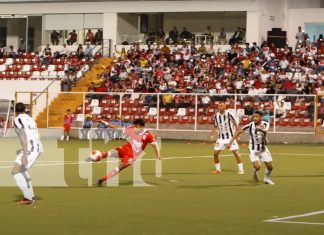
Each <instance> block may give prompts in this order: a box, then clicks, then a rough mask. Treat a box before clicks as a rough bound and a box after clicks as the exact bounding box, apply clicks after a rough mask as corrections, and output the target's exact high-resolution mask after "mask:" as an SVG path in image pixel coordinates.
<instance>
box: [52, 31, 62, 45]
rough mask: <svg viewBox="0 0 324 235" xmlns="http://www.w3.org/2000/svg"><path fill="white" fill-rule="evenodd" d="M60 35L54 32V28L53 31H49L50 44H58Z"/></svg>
mask: <svg viewBox="0 0 324 235" xmlns="http://www.w3.org/2000/svg"><path fill="white" fill-rule="evenodd" d="M60 37H61V34H59V33H58V32H56V30H53V32H52V33H51V42H52V45H58V44H59V41H60Z"/></svg>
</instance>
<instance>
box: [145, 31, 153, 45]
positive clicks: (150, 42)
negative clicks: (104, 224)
mask: <svg viewBox="0 0 324 235" xmlns="http://www.w3.org/2000/svg"><path fill="white" fill-rule="evenodd" d="M145 41H146V44H147V45H153V43H154V42H155V32H154V30H153V29H152V28H150V30H149V32H148V33H147V34H146V40H145Z"/></svg>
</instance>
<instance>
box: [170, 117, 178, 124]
mask: <svg viewBox="0 0 324 235" xmlns="http://www.w3.org/2000/svg"><path fill="white" fill-rule="evenodd" d="M178 122H179V117H178V116H173V117H171V120H170V123H178Z"/></svg>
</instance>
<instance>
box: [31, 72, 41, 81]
mask: <svg viewBox="0 0 324 235" xmlns="http://www.w3.org/2000/svg"><path fill="white" fill-rule="evenodd" d="M40 78H41V73H40V71H33V72H32V75H31V79H40Z"/></svg>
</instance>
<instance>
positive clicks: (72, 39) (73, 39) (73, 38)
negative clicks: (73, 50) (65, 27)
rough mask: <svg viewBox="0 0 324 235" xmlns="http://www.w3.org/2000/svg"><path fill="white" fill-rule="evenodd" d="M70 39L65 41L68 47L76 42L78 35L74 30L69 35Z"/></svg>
mask: <svg viewBox="0 0 324 235" xmlns="http://www.w3.org/2000/svg"><path fill="white" fill-rule="evenodd" d="M69 35H70V37H69V39H68V40H67V41H66V43H67V44H68V45H73V44H74V43H75V42H76V41H77V40H78V35H77V33H76V31H75V30H73V31H72V32H70V33H69Z"/></svg>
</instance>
